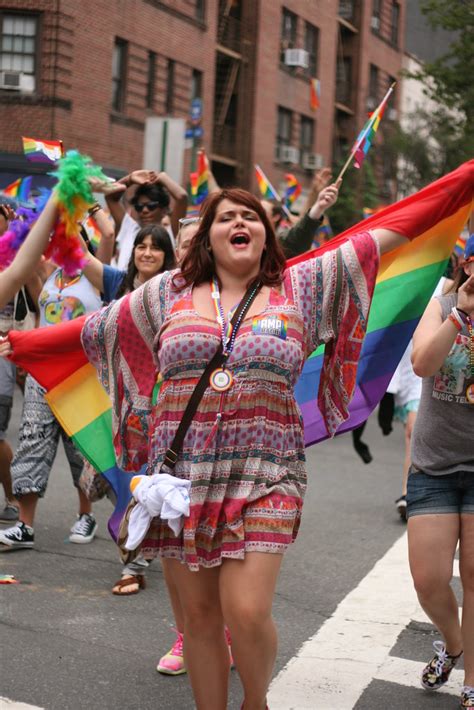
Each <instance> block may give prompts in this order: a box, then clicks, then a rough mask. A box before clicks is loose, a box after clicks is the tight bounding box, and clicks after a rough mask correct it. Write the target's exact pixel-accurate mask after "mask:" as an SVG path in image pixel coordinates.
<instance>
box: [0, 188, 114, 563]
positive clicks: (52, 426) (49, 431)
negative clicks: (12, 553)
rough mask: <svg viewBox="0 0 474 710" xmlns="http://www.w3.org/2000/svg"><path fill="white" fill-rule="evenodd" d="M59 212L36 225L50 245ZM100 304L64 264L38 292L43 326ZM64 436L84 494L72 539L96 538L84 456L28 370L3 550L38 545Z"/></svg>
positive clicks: (0, 542) (0, 537)
mask: <svg viewBox="0 0 474 710" xmlns="http://www.w3.org/2000/svg"><path fill="white" fill-rule="evenodd" d="M56 216H57V208H56V206H55V204H54V202H53V201H52V200H50V201H49V202H48V204H47V205H46V207H45V210H44V211H43V213H42V214H41V215H40V217H39V219H38V221H37V222H36V223H35V224H34V226H33V228H32V230H31V233H33V232H34V235H33V236H34V237H35V238H36V240H37V242H38V243H40V244H42V245H43V244H44V246H46V244H47V240H48V238H49V235H50V231H51V228H52V226H53V224H54V221H55V219H56ZM31 233H30V234H29V235H28V237H27V238H26V240H25V243H24V244H23V245H22V247H21V248H20V250H19V252H18V255H17V257H16V259H15V261H14V262H13V264H12V266H13V265H14V264H15V262H16V261H17V259H18V258H20V256H21V250H22V249H23V248H24V247H25V244H27V242H30V243H33V238H32V234H31ZM37 258H39V255H38V257H37ZM101 305H102V301H101V298H100V294H99V292H98V291H97V290H96V289H95V288H94V287H93V286H92V284H91V283H90V282H89V280H88V279H87V278H86V276H85V275H84V274H83V273H79V274H78V275H77V276H76V277H74V278H71V277H68V276H66V274H65V273H64V272H63V270H62V269H60V268H54V267H53V271H52V273H51V274H50V276H49V278H48V279H47V280H46V282H45V283H44V285H43V288H42V290H41V293H40V295H39V300H38V307H39V314H40V326H51V325H55V324H56V323H61V322H64V321H69V320H72V319H73V318H77V317H79V316H81V315H84V314H85V313H91V312H93V311H97V310H98V309H99V308H100V307H101ZM60 438H62V440H63V444H64V448H65V452H66V456H67V459H68V462H69V467H70V470H71V474H72V478H73V482H74V486H75V487H76V489H77V493H78V499H79V500H78V516H77V520H76V522H75V523H74V524H73V526H72V528H71V530H70V534H69V541H70V542H74V543H89V542H91V541H92V540H93V538H94V536H95V533H96V530H97V523H96V521H95V518H94V516H93V515H92V510H91V504H90V502H89V500H88V499H87V497H86V495H85V494H84V493H83V492H82V490H81V489H80V487H79V478H80V475H81V472H82V469H83V459H82V456H81V455H80V454H79V452H78V451H77V450H76V448H75V446H74V444H73V443H72V441H71V439H70V438H69V437H68V436H67V435H66V433H65V432H64V431H63V429H62V428H61V426H60V424H59V422H58V421H57V420H56V418H55V417H54V415H53V413H52V412H51V410H50V408H49V406H48V404H47V402H46V400H45V398H44V389H43V388H42V387H40V385H39V384H38V383H37V382H36V381H35V380H34V379H33V378H32V377H31V376H30V375H28V376H27V378H26V384H25V393H24V402H23V411H22V415H21V422H20V431H19V443H18V448H17V450H16V452H15V456H14V458H13V461H12V464H11V475H12V480H13V494H14V496H15V498H16V499H17V500H18V506H19V520H18V523H17V524H15V525H14V526H13V527H10V528H7V529H5V530H2V531H0V549H1V550H2V551H6V550H7V551H9V550H18V549H29V548H32V547H33V546H34V539H35V536H34V527H33V526H34V518H35V513H36V507H37V503H38V499H39V498H41V497H43V496H44V494H45V492H46V487H47V484H48V478H49V474H50V472H51V467H52V465H53V462H54V458H55V456H56V451H57V447H58V443H59V439H60Z"/></svg>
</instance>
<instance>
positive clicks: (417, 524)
mask: <svg viewBox="0 0 474 710" xmlns="http://www.w3.org/2000/svg"><path fill="white" fill-rule="evenodd" d="M459 527H460V520H459V515H457V514H445V515H434V514H428V515H416V516H413V517H411V518H409V519H408V547H409V556H410V569H411V574H412V577H413V581H414V583H415V589H416V592H417V594H418V599H419V601H420V604H421V606H422V607H423V609H424V610H425V612H426V613H427V615H428V616H429V617H430V619H431V621H432V622H433V624H435V626H436V627H437V628H438V630H439V631H440V633H441V634H442V636H443V637H444V639H445V642H446V650H447V652H448V653H449V654H450V655H452V656H457V655H458V654H459V653H461V651H462V649H463V639H462V634H461V626H460V623H459V610H458V603H457V601H456V597H455V595H454V592H453V590H452V588H451V585H450V582H451V578H452V574H453V560H454V554H455V552H456V545H457V543H458V539H459Z"/></svg>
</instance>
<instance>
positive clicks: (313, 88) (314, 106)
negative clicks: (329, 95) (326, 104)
mask: <svg viewBox="0 0 474 710" xmlns="http://www.w3.org/2000/svg"><path fill="white" fill-rule="evenodd" d="M309 105H310V108H311V110H312V111H317V110H318V108H319V107H320V106H321V82H320V81H319V79H310V80H309Z"/></svg>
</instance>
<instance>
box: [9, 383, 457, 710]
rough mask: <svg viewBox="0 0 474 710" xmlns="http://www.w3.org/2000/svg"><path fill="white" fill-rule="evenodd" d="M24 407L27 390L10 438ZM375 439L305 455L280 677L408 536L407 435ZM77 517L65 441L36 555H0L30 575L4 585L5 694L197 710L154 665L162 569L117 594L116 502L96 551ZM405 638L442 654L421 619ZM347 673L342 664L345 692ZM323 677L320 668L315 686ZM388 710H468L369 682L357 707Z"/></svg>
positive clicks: (40, 519)
mask: <svg viewBox="0 0 474 710" xmlns="http://www.w3.org/2000/svg"><path fill="white" fill-rule="evenodd" d="M20 408H21V395H20V393H19V392H17V393H16V399H15V408H14V414H13V417H12V423H11V428H10V440H11V442H12V443H14V442H15V440H16V436H17V431H18V420H19V412H20ZM365 439H366V440H367V442H368V443H369V444H370V446H371V450H372V453H373V455H374V461H373V462H372V463H371V464H369V465H365V464H364V463H362V461H361V460H360V459H359V458H358V456H357V455H356V453H355V452H354V450H353V448H352V443H351V438H350V436H343V437H339V438H336V439H335V440H334V441H330V442H325V443H323V444H320V445H317V446H315V447H312V448H310V449H309V450H308V451H307V454H308V477H309V487H308V494H307V498H306V501H305V509H304V514H303V523H302V527H301V530H300V534H299V536H298V539H297V541H296V544H295V545H293V546H292V548H291V550H290V551H289V552H288V554H287V556H286V558H285V560H284V564H283V571H282V574H281V577H280V580H279V584H278V591H277V594H276V597H275V604H274V614H275V617H276V619H277V623H278V628H279V634H280V645H279V652H278V658H277V663H276V668H275V675H276V674H277V673H278V672H279V671H281V669H283V668H284V667H285V666H286V664H287V663H288V662H289V661H290V659H292V658H293V657H294V656H295V654H297V653H298V650H299V649H300V647H301V646H302V644H304V642H305V641H306V640H307V639H308V638H309V637H312V636H314V635H315V634H317V632H318V630H319V629H320V628H321V626H322V625H323V624H324V622H325V621H326V620H328V619H330V618H331V617H332V615H334V613H335V610H336V608H337V607H338V605H339V604H340V603H341V602H342V601H343V600H344V599H345V598H346V597H347V595H349V594H350V593H351V591H352V590H354V588H356V587H357V585H359V583H360V582H361V580H363V579H364V578H365V577H366V576H367V575H368V574H369V572H370V571H371V570H372V568H373V567H374V565H375V564H376V563H377V562H378V561H379V560H381V559H382V558H383V557H384V555H385V554H386V553H387V551H388V550H389V549H390V548H391V547H392V546H393V545H394V543H396V541H397V540H399V538H400V537H401V536H402V535H403V534H404V532H405V526H404V524H403V523H402V522H401V521H400V520H399V518H398V515H397V513H396V510H395V506H394V500H395V498H396V497H397V496H398V495H399V490H400V482H401V462H402V458H403V432H402V429H401V427H400V426H399V425H398V426H396V428H395V430H394V432H393V433H392V434H391V435H390V436H389V437H383V436H382V433H381V432H380V430H379V429H378V427H377V424H376V421H374V420H371V422H369V425H368V427H367V433H366V436H365ZM75 512H76V494H75V492H74V490H73V487H72V484H71V479H70V474H69V470H68V467H67V463H66V459H65V456H64V452H63V449H62V445H60V447H59V452H58V456H57V458H56V462H55V466H54V469H53V472H52V475H51V479H50V484H49V488H48V491H47V495H46V497H45V499H44V500H42V501H41V502H40V504H39V507H38V513H37V520H36V525H35V537H36V540H35V548H34V549H33V550H21V551H17V552H10V553H4V554H1V555H0V573H2V574H13V575H15V577H16V578H17V579H18V580H19V581H20V584H17V585H1V586H0V597H1V611H0V634H1V639H0V654H1V660H0V698H1V697H3V698H8V699H10V700H13V701H17V702H22V703H28V704H30V705H33V706H37V707H40V708H45V709H47V710H79V709H82V708H90V709H91V710H109V709H110V710H112V709H114V710H116V709H117V708H122V707H123V708H141V709H143V710H148V709H150V710H151V709H153V710H156V709H157V708H159V709H160V710H161V709H162V710H188V709H191V708H193V702H192V696H191V693H190V690H189V687H188V682H187V679H186V676H181V677H176V678H173V677H165V676H162V675H159V674H158V673H157V672H156V670H155V666H156V663H157V660H158V658H159V657H160V655H161V654H162V653H163V652H165V651H166V650H167V649H168V647H169V646H170V643H171V641H172V640H173V632H172V626H173V618H172V615H171V611H170V606H169V603H168V599H167V595H166V591H165V586H164V581H163V576H162V573H161V570H160V565H159V563H158V562H157V561H155V562H154V563H153V565H152V567H151V569H150V571H149V575H148V582H149V583H148V588H147V589H146V590H144V591H142V592H140V593H139V594H138V595H135V596H130V597H122V598H121V597H116V596H113V595H112V594H111V587H112V585H113V583H114V582H115V581H116V580H117V579H118V578H119V577H120V571H121V565H120V563H119V561H118V557H117V553H116V550H115V547H114V543H113V542H112V541H111V539H110V538H109V536H108V533H107V528H106V522H107V518H108V516H109V514H110V512H111V506H110V504H109V502H108V501H107V500H105V501H101V502H100V503H98V504H96V505H95V514H96V517H97V519H98V521H99V531H98V535H97V537H96V539H95V540H94V541H93V542H92V543H91V544H89V545H74V544H70V543H69V542H67V535H68V531H69V528H70V526H71V525H72V523H73V521H74V519H75ZM400 593H401V594H402V590H401V592H400ZM400 601H401V603H402V604H403V599H401V600H400ZM412 626H413V624H412ZM402 636H403V638H402V637H400V638H399V640H398V642H397V643H402V644H403V645H404V654H405V656H406V657H407V658H413V659H416V660H419V659H426V660H427V659H429V658H430V656H431V643H432V640H433V638H434V637H433V630H432V629H431V628H430V627H429V626H428V625H426V624H425V625H424V624H422V623H420V624H418V625H417V626H415V628H411V631H410V619H409V618H407V633H405V634H402ZM357 654H358V648H357V644H355V646H351V647H348V648H347V649H346V655H347V656H348V657H350V658H352V657H357ZM255 662H256V663H258V658H256V659H255ZM338 674H340V670H338V666H337V663H335V664H334V683H335V684H336V685H337V681H338ZM317 676H318V666H317V663H315V665H314V679H315V680H314V682H315V683H316V684H317ZM241 701H242V698H241V692H240V688H239V683H238V677H237V673H236V672H235V671H234V672H232V674H231V683H230V699H229V708H230V709H231V710H238V708H240V704H241ZM1 704H2V703H1V701H0V705H1ZM4 705H5V707H10V705H9V704H7V703H6V702H4ZM284 706H285V702H284V701H283V704H282V705H281V707H284ZM290 707H294V708H295V710H299V708H298V707H297V706H291V705H288V710H289V708H290ZM305 707H307V708H314V709H315V710H333V708H335V707H338V706H337V703H336V702H335V701H334V704H333V701H331V700H330V701H327V704H325V705H318V704H317V703H316V701H314V705H313V704H312V700H311V694H310V693H309V697H308V698H307V704H306V705H305ZM380 707H387V708H388V707H389V708H408V709H409V708H425V707H426V708H431V707H433V708H451V707H452V708H454V707H456V705H455V702H454V698H453V699H451V698H450V697H448V696H438V697H433V696H432V695H429V694H427V693H424V692H423V691H422V690H418V689H415V688H409V687H403V688H402V687H401V686H399V685H397V684H392V683H390V682H387V680H386V679H385V680H374V681H373V682H372V683H370V685H369V686H368V688H367V690H366V691H365V692H364V695H363V696H362V698H361V699H360V701H359V702H358V703H357V708H359V710H362V709H363V710H366V709H367V710H370V709H371V708H380Z"/></svg>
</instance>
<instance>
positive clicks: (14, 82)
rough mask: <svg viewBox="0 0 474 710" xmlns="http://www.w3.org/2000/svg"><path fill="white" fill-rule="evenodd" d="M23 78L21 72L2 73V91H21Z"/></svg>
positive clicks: (0, 82)
mask: <svg viewBox="0 0 474 710" xmlns="http://www.w3.org/2000/svg"><path fill="white" fill-rule="evenodd" d="M21 76H22V72H21V71H1V72H0V89H9V90H10V91H21Z"/></svg>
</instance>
